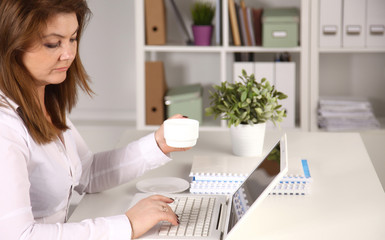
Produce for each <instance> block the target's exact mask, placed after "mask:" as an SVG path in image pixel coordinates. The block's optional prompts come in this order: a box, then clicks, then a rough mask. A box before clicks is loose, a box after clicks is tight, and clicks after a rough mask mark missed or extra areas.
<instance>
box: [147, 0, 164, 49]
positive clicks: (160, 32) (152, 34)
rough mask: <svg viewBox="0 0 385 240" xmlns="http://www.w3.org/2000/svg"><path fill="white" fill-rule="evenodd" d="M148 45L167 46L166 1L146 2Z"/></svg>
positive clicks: (153, 0) (150, 0) (148, 0)
mask: <svg viewBox="0 0 385 240" xmlns="http://www.w3.org/2000/svg"><path fill="white" fill-rule="evenodd" d="M144 3H145V20H146V44H147V45H164V44H166V17H165V14H166V12H165V11H166V9H165V5H164V0H145V2H144Z"/></svg>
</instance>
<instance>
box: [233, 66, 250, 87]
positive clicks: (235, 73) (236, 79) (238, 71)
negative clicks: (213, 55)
mask: <svg viewBox="0 0 385 240" xmlns="http://www.w3.org/2000/svg"><path fill="white" fill-rule="evenodd" d="M242 69H244V70H245V71H246V72H247V75H250V74H252V73H254V63H253V62H234V66H233V76H234V77H233V81H234V82H235V83H236V82H242V79H240V78H239V76H242Z"/></svg>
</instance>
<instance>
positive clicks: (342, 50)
mask: <svg viewBox="0 0 385 240" xmlns="http://www.w3.org/2000/svg"><path fill="white" fill-rule="evenodd" d="M319 52H320V53H385V48H319Z"/></svg>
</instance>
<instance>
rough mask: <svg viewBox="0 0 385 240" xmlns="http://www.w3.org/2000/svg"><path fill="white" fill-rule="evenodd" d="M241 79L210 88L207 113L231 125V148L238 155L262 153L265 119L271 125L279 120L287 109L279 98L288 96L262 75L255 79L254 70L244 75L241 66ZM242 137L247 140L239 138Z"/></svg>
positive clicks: (280, 120) (244, 72) (284, 115)
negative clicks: (209, 101) (259, 80)
mask: <svg viewBox="0 0 385 240" xmlns="http://www.w3.org/2000/svg"><path fill="white" fill-rule="evenodd" d="M240 79H241V80H242V81H239V82H236V83H229V82H227V81H225V82H222V83H221V84H220V85H214V89H215V91H214V92H211V91H210V99H211V103H210V107H208V108H206V109H205V111H206V115H207V116H210V115H214V118H217V117H218V116H221V119H223V120H227V121H228V122H227V123H228V127H229V128H230V133H231V138H232V146H233V152H234V154H236V155H240V156H259V155H261V154H262V150H263V142H264V136H265V130H266V122H267V121H272V122H273V123H274V125H276V124H277V123H278V124H279V123H280V122H282V120H283V118H284V117H286V112H285V110H284V109H282V106H281V105H280V104H279V100H282V99H285V98H287V96H286V95H285V94H284V93H282V92H279V91H278V90H277V89H275V87H274V86H273V85H271V84H270V83H269V81H267V80H266V79H265V78H263V79H261V82H257V81H256V80H255V77H254V74H251V75H247V73H246V71H245V70H242V76H240ZM242 139H245V140H246V141H245V142H244V141H242Z"/></svg>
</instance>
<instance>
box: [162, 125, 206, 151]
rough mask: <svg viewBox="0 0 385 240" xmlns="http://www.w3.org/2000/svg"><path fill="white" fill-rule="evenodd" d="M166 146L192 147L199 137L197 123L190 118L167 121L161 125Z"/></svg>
mask: <svg viewBox="0 0 385 240" xmlns="http://www.w3.org/2000/svg"><path fill="white" fill-rule="evenodd" d="M163 126H164V138H165V139H166V144H167V145H168V146H170V147H175V148H187V147H192V146H194V145H195V144H196V143H197V139H198V137H199V121H197V120H195V119H190V118H174V119H167V120H166V121H164V123H163Z"/></svg>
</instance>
